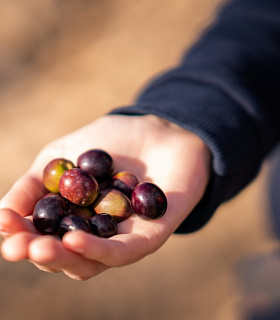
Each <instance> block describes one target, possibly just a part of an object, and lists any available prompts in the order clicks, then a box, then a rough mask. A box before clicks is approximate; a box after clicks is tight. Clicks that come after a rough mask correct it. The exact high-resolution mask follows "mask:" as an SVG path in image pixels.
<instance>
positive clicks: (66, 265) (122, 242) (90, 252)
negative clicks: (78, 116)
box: [0, 115, 211, 280]
mask: <svg viewBox="0 0 280 320" xmlns="http://www.w3.org/2000/svg"><path fill="white" fill-rule="evenodd" d="M91 148H100V149H104V150H105V151H107V152H108V153H110V154H111V155H112V157H113V159H114V161H115V169H116V171H120V170H129V171H131V172H133V173H134V174H136V175H137V176H138V177H139V178H140V180H141V181H144V180H146V181H147V180H148V181H151V182H154V183H155V184H157V185H158V186H159V187H160V188H161V189H162V190H163V191H164V193H165V194H166V196H167V201H168V208H167V211H166V214H165V215H164V216H163V217H161V218H160V219H158V220H153V221H146V220H142V219H140V218H139V217H137V216H136V215H134V214H133V215H132V216H131V217H129V218H128V219H127V220H125V221H123V222H121V223H119V225H118V229H119V233H118V234H117V235H116V236H113V237H111V238H109V239H105V238H99V237H97V236H93V235H90V234H87V233H85V232H82V231H75V232H69V233H67V234H66V235H65V236H64V237H63V239H62V241H60V240H59V239H57V238H56V237H54V236H46V235H39V234H38V233H37V232H36V230H35V228H34V227H33V224H32V221H31V218H30V216H31V214H32V210H33V207H34V205H35V203H36V202H37V201H38V200H39V199H40V197H42V195H43V194H44V193H45V192H46V191H45V189H44V187H43V184H42V172H43V169H44V167H45V165H46V164H47V163H48V162H49V161H50V160H52V159H53V158H57V157H64V158H67V159H70V160H72V161H73V162H74V163H75V162H76V159H77V157H78V155H79V154H81V153H82V152H84V151H86V150H88V149H91ZM210 162H211V155H210V151H209V150H208V148H207V147H206V145H205V144H204V143H203V142H202V140H201V139H200V138H198V137H197V136H196V135H195V134H193V133H190V132H188V131H187V130H184V129H182V128H180V127H178V126H176V125H174V124H171V123H169V122H167V121H165V120H163V119H161V118H158V117H155V116H151V115H148V116H119V115H109V116H104V117H102V118H100V119H98V120H96V121H95V122H93V123H91V124H89V125H87V126H85V127H83V128H81V129H80V130H78V131H76V132H74V133H72V134H70V135H67V136H65V137H62V138H60V139H58V140H56V141H54V142H52V143H50V144H49V145H47V146H46V147H45V148H44V149H43V150H42V151H41V153H40V154H39V155H38V157H37V158H36V159H35V161H34V163H33V165H32V166H31V168H30V169H29V170H28V172H27V173H26V174H25V175H24V176H22V177H21V178H20V179H19V180H18V181H17V182H16V183H15V184H14V186H13V187H12V188H11V190H10V191H9V192H8V193H7V194H6V195H5V196H4V198H3V199H2V200H1V203H0V208H1V209H0V232H1V233H2V235H3V236H4V237H5V240H4V241H3V243H2V248H1V250H2V255H3V257H4V258H5V259H6V260H8V261H19V260H22V259H28V260H30V261H31V262H32V263H34V264H35V265H36V266H37V267H38V268H40V269H42V270H45V271H48V272H64V273H65V274H66V275H68V276H69V277H71V278H73V279H79V280H86V279H89V278H91V277H93V276H95V275H97V274H99V273H100V272H102V271H105V270H106V269H108V268H110V267H118V266H123V265H127V264H131V263H133V262H136V261H138V260H140V259H141V258H143V257H145V256H146V255H148V254H151V253H153V252H155V251H156V250H157V249H159V248H160V247H161V246H162V245H163V244H164V242H165V241H166V240H167V239H168V238H169V237H170V235H171V234H172V233H173V232H174V231H175V230H176V228H177V227H178V226H179V225H180V224H181V223H182V221H183V220H184V219H185V218H186V217H187V215H188V214H189V213H190V212H191V210H192V209H193V208H194V206H195V205H196V204H197V203H198V201H199V200H200V198H201V197H202V195H203V193H204V191H205V188H206V185H207V183H208V180H209V175H210Z"/></svg>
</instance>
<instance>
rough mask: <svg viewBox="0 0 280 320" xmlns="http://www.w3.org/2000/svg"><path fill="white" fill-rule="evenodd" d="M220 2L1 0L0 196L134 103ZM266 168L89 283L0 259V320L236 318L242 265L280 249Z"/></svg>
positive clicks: (175, 60)
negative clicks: (154, 247) (76, 135)
mask: <svg viewBox="0 0 280 320" xmlns="http://www.w3.org/2000/svg"><path fill="white" fill-rule="evenodd" d="M223 4H224V1H222V0H212V1H207V0H172V1H170V0H160V1H156V0H141V1H129V0H115V1H113V0H80V1H75V0H44V1H37V0H27V1H20V0H0V154H1V157H0V181H1V183H0V197H2V196H3V195H4V194H5V193H6V192H7V191H8V189H9V188H10V187H11V186H12V184H13V183H14V182H15V180H16V179H17V178H18V177H19V176H20V175H21V174H23V173H24V172H25V171H26V169H27V168H28V167H29V166H30V165H31V163H32V161H33V159H34V157H35V156H36V154H37V153H38V152H39V151H40V149H41V148H42V147H43V146H44V145H45V144H46V143H48V142H49V141H52V140H53V139H55V138H58V137H60V136H61V135H64V134H66V133H70V132H71V131H73V130H75V129H78V128H79V127H81V126H83V125H85V124H87V123H89V122H91V121H93V120H94V119H96V118H98V117H99V116H101V115H103V114H105V113H106V112H108V111H109V110H110V109H112V108H114V107H116V106H121V105H128V104H131V103H132V102H133V99H134V97H135V96H136V95H137V93H138V92H139V90H140V89H141V88H142V87H143V86H144V85H145V84H146V83H147V82H148V81H149V79H151V78H152V77H153V76H154V75H156V74H158V73H159V72H161V71H163V70H165V69H167V68H169V67H172V66H173V65H175V64H176V63H178V61H179V59H180V57H181V56H182V53H183V52H184V51H185V50H186V49H187V48H188V47H189V46H191V45H192V44H193V43H194V42H195V41H196V39H197V38H198V37H199V36H200V34H201V32H203V30H204V29H205V28H207V26H208V25H209V24H211V22H212V21H213V20H214V19H215V15H216V13H217V11H218V10H219V8H220V7H221V6H222V5H223ZM267 172H268V165H264V167H263V169H262V171H261V173H260V175H259V176H258V177H257V179H256V180H255V181H254V182H253V183H252V184H251V185H250V186H248V187H247V188H246V189H245V190H244V191H243V192H242V193H240V194H239V195H238V196H237V197H236V198H235V199H234V200H232V201H230V202H228V203H226V204H224V205H223V206H221V207H220V208H219V210H218V211H217V213H216V214H215V216H214V218H213V219H212V220H211V222H210V223H209V224H208V225H207V226H206V227H205V228H203V229H202V230H201V231H199V232H197V233H195V234H190V235H180V236H178V235H174V236H172V237H171V238H170V239H169V241H167V243H166V244H165V245H164V247H162V248H161V249H160V250H159V251H158V252H157V253H155V254H154V255H152V256H149V257H147V258H145V259H144V260H142V261H140V262H139V263H137V264H135V265H131V266H127V267H125V268H119V269H118V268H117V269H113V270H110V271H108V272H106V273H104V274H101V275H99V276H98V277H96V278H94V279H91V280H88V281H86V282H77V281H74V280H71V279H68V278H67V277H66V276H64V275H62V274H48V273H44V272H41V271H38V270H37V269H36V268H35V267H34V266H32V265H31V264H29V263H27V262H20V263H9V262H6V261H4V260H3V259H2V258H0V294H1V299H0V319H1V320H14V319H21V320H25V319H28V320H35V319H36V320H38V319H40V320H49V319H58V318H59V319H60V320H63V319H68V320H76V319H80V320H84V319H97V320H99V319H102V320H107V319H108V320H126V319H134V320H144V319H145V320H150V319H151V320H158V319H160V320H186V319H190V320H206V319H207V320H220V319H221V320H222V319H223V320H224V319H227V320H241V319H243V316H242V312H241V310H240V301H242V294H243V291H242V285H240V281H239V280H240V276H238V273H237V271H236V270H237V269H238V266H239V265H240V262H242V261H243V260H244V259H245V258H246V257H248V256H251V255H253V256H254V255H255V254H258V253H259V252H267V251H269V250H271V249H273V248H277V246H278V244H277V241H276V239H275V236H274V233H273V231H272V228H271V225H270V219H269V213H268V206H267V200H266V194H265V184H266V179H267Z"/></svg>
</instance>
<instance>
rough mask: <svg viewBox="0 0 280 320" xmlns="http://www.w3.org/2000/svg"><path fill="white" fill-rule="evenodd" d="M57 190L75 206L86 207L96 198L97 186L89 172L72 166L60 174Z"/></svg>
mask: <svg viewBox="0 0 280 320" xmlns="http://www.w3.org/2000/svg"><path fill="white" fill-rule="evenodd" d="M59 191H60V194H61V195H62V197H64V198H66V199H67V200H69V201H70V202H72V203H74V204H76V205H77V206H81V207H87V206H89V205H90V204H92V203H93V201H94V200H95V199H96V198H97V196H98V193H99V187H98V183H97V181H96V180H95V179H94V177H93V176H92V175H91V174H89V173H88V172H87V171H84V170H82V169H78V168H74V169H70V170H67V171H65V172H64V173H63V175H62V176H61V178H60V181H59Z"/></svg>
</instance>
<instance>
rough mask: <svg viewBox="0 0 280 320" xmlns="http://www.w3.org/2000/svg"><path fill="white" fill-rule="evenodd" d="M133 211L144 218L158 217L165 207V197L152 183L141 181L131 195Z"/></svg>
mask: <svg viewBox="0 0 280 320" xmlns="http://www.w3.org/2000/svg"><path fill="white" fill-rule="evenodd" d="M131 205H132V209H133V211H134V212H135V213H136V214H137V215H139V216H140V217H142V218H144V219H158V218H160V217H162V216H163V215H164V214H165V212H166V209H167V199H166V196H165V194H164V193H163V191H162V190H161V189H160V188H159V187H158V186H156V185H155V184H153V183H150V182H142V183H140V184H138V185H137V187H136V188H135V189H134V190H133V192H132V195H131Z"/></svg>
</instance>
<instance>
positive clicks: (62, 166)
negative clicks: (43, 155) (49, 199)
mask: <svg viewBox="0 0 280 320" xmlns="http://www.w3.org/2000/svg"><path fill="white" fill-rule="evenodd" d="M73 168H74V164H73V163H72V162H71V161H69V160H67V159H63V158H57V159H53V160H52V161H50V162H49V163H48V164H47V165H46V167H45V169H44V172H43V184H44V186H45V187H46V188H47V189H48V190H49V191H50V192H54V193H59V180H60V178H61V176H62V175H63V173H64V172H65V171H66V170H69V169H73Z"/></svg>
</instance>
